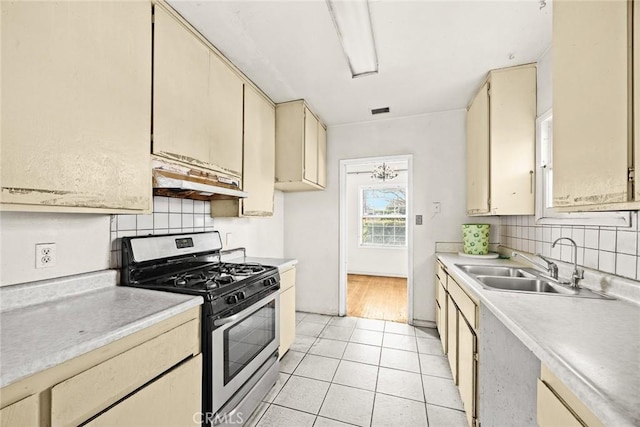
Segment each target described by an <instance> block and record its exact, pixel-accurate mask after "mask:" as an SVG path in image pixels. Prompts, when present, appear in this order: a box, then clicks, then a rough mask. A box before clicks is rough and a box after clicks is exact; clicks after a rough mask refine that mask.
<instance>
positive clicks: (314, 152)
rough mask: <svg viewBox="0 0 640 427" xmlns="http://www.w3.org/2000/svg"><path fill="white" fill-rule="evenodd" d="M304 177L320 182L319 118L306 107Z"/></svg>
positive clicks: (315, 182)
mask: <svg viewBox="0 0 640 427" xmlns="http://www.w3.org/2000/svg"><path fill="white" fill-rule="evenodd" d="M304 179H306V180H307V181H311V182H313V183H314V184H317V183H318V119H316V117H315V116H314V115H313V114H312V113H311V111H309V109H308V108H306V107H305V109H304Z"/></svg>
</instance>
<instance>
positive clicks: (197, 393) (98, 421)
mask: <svg viewBox="0 0 640 427" xmlns="http://www.w3.org/2000/svg"><path fill="white" fill-rule="evenodd" d="M201 405H202V354H198V355H197V356H196V357H193V358H191V359H189V361H187V362H185V363H183V364H182V365H180V366H178V367H177V368H175V369H173V370H171V371H169V372H168V373H167V374H165V375H163V376H162V377H160V378H159V379H157V380H156V381H154V382H152V383H151V384H149V385H148V386H146V387H144V388H143V389H141V390H140V391H138V392H136V393H134V394H133V395H131V396H130V397H128V398H127V399H125V400H123V401H122V402H120V403H118V404H117V405H116V406H114V407H112V408H111V409H109V410H108V411H106V412H104V413H103V414H101V415H100V416H98V417H97V418H94V419H93V420H91V421H90V422H88V423H87V424H85V425H87V426H92V427H99V426H105V427H106V426H132V427H133V426H136V427H137V426H187V425H193V426H195V425H200V423H199V422H198V421H199V418H198V417H197V416H196V415H197V414H198V413H200V412H201V411H202V406H201Z"/></svg>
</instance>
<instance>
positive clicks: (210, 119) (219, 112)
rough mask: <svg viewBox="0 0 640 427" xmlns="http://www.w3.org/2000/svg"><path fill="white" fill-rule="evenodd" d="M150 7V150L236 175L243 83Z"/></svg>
mask: <svg viewBox="0 0 640 427" xmlns="http://www.w3.org/2000/svg"><path fill="white" fill-rule="evenodd" d="M154 7H155V24H154V39H153V49H154V50H153V63H154V64H153V65H154V68H153V154H155V155H158V156H161V157H164V158H166V159H169V160H173V161H177V162H181V163H183V164H186V165H189V166H196V167H201V168H205V169H211V170H215V171H220V172H224V173H228V174H231V175H233V176H235V177H240V176H242V131H243V129H242V114H243V113H242V109H243V81H242V80H241V78H240V77H239V76H238V75H236V73H235V72H234V71H233V70H232V69H231V68H230V67H229V66H227V64H226V63H224V62H223V61H222V59H221V58H220V57H219V56H218V55H217V53H215V52H213V51H212V49H211V48H210V47H209V45H208V44H207V43H206V42H205V41H204V40H203V39H202V38H200V37H199V36H198V35H196V34H197V33H196V31H195V30H193V29H192V28H191V27H189V26H188V24H186V23H185V22H184V21H182V20H181V19H179V18H178V17H177V16H176V15H175V13H173V12H170V11H169V10H168V9H165V8H164V7H163V6H160V5H158V4H156V5H155V6H154Z"/></svg>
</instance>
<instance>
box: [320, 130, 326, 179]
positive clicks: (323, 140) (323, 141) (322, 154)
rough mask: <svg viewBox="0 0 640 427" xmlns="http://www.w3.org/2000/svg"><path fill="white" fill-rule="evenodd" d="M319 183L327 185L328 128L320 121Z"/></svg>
mask: <svg viewBox="0 0 640 427" xmlns="http://www.w3.org/2000/svg"><path fill="white" fill-rule="evenodd" d="M318 185H319V186H320V187H326V186H327V130H326V129H325V127H324V126H322V123H318Z"/></svg>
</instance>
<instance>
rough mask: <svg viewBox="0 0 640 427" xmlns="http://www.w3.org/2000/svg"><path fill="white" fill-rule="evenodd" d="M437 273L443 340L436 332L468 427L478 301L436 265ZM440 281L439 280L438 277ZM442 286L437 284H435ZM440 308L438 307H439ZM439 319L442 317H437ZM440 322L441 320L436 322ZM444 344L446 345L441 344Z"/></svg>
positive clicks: (472, 411) (474, 415) (474, 409)
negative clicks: (443, 310)
mask: <svg viewBox="0 0 640 427" xmlns="http://www.w3.org/2000/svg"><path fill="white" fill-rule="evenodd" d="M437 265H438V274H439V275H443V276H445V277H446V279H445V281H446V283H447V290H445V289H444V288H443V290H442V293H444V294H445V295H446V297H444V298H443V297H442V296H439V298H443V299H446V308H447V312H446V329H445V330H446V338H444V339H443V333H442V332H440V339H441V340H443V341H442V343H443V348H446V350H445V353H446V354H447V358H448V360H449V366H450V367H451V373H452V376H453V381H454V382H455V383H456V384H457V385H458V388H459V390H460V397H461V399H462V403H463V404H464V411H465V414H466V417H467V422H468V424H469V426H474V425H475V422H476V420H477V419H478V398H479V396H478V390H479V388H478V360H479V358H478V338H477V333H478V332H477V331H478V302H477V301H476V300H474V299H472V298H471V297H470V296H469V294H468V293H467V292H466V291H464V290H463V288H462V287H461V286H460V285H459V284H458V282H457V281H456V280H455V279H454V278H453V277H451V276H449V275H448V274H447V273H446V271H445V270H444V267H443V266H442V265H441V264H440V263H438V264H437ZM439 280H442V278H439ZM438 286H439V287H442V285H441V284H438ZM440 309H441V307H440ZM441 318H442V317H441ZM438 322H439V323H442V322H443V320H439V321H438ZM445 343H446V344H445Z"/></svg>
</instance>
